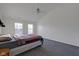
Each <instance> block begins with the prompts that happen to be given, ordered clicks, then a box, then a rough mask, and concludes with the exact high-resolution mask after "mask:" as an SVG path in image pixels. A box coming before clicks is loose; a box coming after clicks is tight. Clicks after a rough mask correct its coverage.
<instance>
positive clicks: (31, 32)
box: [28, 24, 33, 34]
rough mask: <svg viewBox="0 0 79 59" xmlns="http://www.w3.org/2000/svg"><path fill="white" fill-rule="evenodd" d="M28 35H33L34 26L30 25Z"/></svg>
mask: <svg viewBox="0 0 79 59" xmlns="http://www.w3.org/2000/svg"><path fill="white" fill-rule="evenodd" d="M28 34H33V24H28Z"/></svg>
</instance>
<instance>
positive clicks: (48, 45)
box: [17, 39, 79, 56]
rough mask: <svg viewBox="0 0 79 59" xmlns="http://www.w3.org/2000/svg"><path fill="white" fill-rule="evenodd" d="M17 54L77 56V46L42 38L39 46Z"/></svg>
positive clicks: (78, 48)
mask: <svg viewBox="0 0 79 59" xmlns="http://www.w3.org/2000/svg"><path fill="white" fill-rule="evenodd" d="M17 56H79V47H76V46H72V45H68V44H65V43H60V42H56V41H53V40H48V39H44V44H43V45H42V46H41V47H37V48H34V49H31V50H29V51H26V52H23V53H21V54H18V55H17Z"/></svg>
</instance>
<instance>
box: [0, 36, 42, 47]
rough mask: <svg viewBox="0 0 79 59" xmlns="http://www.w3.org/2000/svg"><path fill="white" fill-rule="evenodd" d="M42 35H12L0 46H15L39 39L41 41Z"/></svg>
mask: <svg viewBox="0 0 79 59" xmlns="http://www.w3.org/2000/svg"><path fill="white" fill-rule="evenodd" d="M42 40H43V39H42V37H41V36H38V35H36V36H35V35H30V36H28V35H27V36H26V35H25V36H20V37H17V38H16V37H12V40H10V41H8V42H5V43H2V44H0V48H10V49H13V48H16V47H19V46H22V45H25V44H30V43H33V42H36V41H40V42H41V43H42ZM0 43H1V42H0Z"/></svg>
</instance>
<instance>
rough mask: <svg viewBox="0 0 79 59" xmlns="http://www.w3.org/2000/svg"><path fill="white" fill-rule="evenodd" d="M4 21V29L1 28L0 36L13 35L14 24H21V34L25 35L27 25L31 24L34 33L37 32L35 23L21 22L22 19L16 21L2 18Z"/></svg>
mask: <svg viewBox="0 0 79 59" xmlns="http://www.w3.org/2000/svg"><path fill="white" fill-rule="evenodd" d="M3 19H4V21H3V23H4V24H5V27H2V29H1V32H2V34H11V35H14V34H15V27H14V23H22V24H23V33H24V34H27V33H28V24H33V25H34V33H36V32H37V30H36V29H37V25H36V24H37V23H36V22H33V21H27V20H22V19H18V18H17V19H16V18H11V17H3Z"/></svg>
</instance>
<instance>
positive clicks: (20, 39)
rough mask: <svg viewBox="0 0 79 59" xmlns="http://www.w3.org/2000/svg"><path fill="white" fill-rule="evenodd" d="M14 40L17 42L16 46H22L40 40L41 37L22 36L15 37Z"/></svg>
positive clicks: (32, 35)
mask: <svg viewBox="0 0 79 59" xmlns="http://www.w3.org/2000/svg"><path fill="white" fill-rule="evenodd" d="M15 39H16V40H17V42H18V45H22V44H26V43H32V42H35V41H38V40H41V39H42V37H41V36H39V35H34V34H30V35H23V36H20V37H15Z"/></svg>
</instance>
